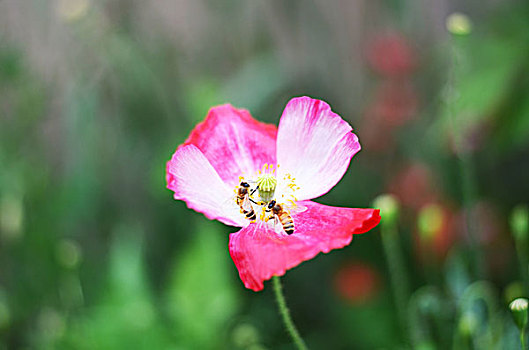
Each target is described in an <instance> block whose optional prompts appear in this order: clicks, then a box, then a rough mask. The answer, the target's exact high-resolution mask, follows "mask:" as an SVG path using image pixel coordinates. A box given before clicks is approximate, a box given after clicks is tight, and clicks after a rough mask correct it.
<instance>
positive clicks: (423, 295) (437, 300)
mask: <svg viewBox="0 0 529 350" xmlns="http://www.w3.org/2000/svg"><path fill="white" fill-rule="evenodd" d="M447 311H448V308H447V307H446V305H445V302H444V300H443V296H442V294H441V292H440V291H439V290H438V289H437V288H435V287H432V286H425V287H422V288H420V289H418V290H417V291H415V293H413V295H412V296H411V298H410V302H409V304H408V319H409V329H410V341H411V345H412V348H413V349H435V348H436V347H435V344H436V343H435V341H434V339H433V334H434V333H435V330H436V329H434V327H436V328H437V330H441V331H442V330H443V329H442V328H443V321H444V320H443V318H444V317H443V316H444V314H445V313H446V312H447ZM443 333H444V332H443ZM441 340H443V341H444V339H441ZM441 345H442V346H443V347H445V348H448V344H445V343H441Z"/></svg>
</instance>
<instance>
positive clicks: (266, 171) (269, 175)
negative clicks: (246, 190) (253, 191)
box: [256, 164, 277, 203]
mask: <svg viewBox="0 0 529 350" xmlns="http://www.w3.org/2000/svg"><path fill="white" fill-rule="evenodd" d="M256 184H257V191H258V192H259V198H260V199H261V201H263V202H265V203H268V202H270V201H271V200H272V199H274V194H275V191H276V187H277V179H276V177H275V169H274V166H273V165H272V164H271V165H270V166H269V165H268V164H265V165H264V166H263V170H262V171H259V176H258V177H257V181H256Z"/></svg>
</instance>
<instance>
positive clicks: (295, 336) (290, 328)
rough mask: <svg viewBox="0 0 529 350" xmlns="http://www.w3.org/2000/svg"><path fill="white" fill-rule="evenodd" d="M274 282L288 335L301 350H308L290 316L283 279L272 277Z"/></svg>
mask: <svg viewBox="0 0 529 350" xmlns="http://www.w3.org/2000/svg"><path fill="white" fill-rule="evenodd" d="M272 281H273V283H274V294H275V296H276V301H277V306H278V307H279V313H280V314H281V317H282V318H283V323H284V324H285V327H286V329H287V332H288V334H290V337H291V338H292V340H293V341H294V344H296V347H297V348H298V349H299V350H308V348H307V345H305V342H304V341H303V338H301V335H299V332H298V329H297V328H296V325H295V324H294V322H293V321H292V317H291V316H290V311H289V310H288V307H287V303H286V301H285V296H284V295H283V290H282V288H281V279H280V278H279V276H274V277H272Z"/></svg>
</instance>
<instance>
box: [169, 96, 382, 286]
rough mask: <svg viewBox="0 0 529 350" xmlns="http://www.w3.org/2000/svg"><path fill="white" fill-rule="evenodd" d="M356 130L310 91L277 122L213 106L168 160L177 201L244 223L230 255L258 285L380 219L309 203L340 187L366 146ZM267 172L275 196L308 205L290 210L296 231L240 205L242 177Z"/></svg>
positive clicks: (247, 281)
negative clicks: (252, 217)
mask: <svg viewBox="0 0 529 350" xmlns="http://www.w3.org/2000/svg"><path fill="white" fill-rule="evenodd" d="M351 131H352V128H351V126H349V124H348V123H347V122H345V121H344V120H343V119H342V118H340V116H338V115H337V114H335V113H333V112H332V111H331V108H330V106H329V105H328V104H327V103H325V102H323V101H319V100H315V99H311V98H309V97H299V98H294V99H292V100H291V101H290V102H289V103H288V104H287V106H286V108H285V110H284V112H283V115H282V117H281V120H280V123H279V127H278V128H276V127H275V126H274V125H269V124H264V123H260V122H258V121H256V120H255V119H253V118H252V117H251V116H250V114H249V113H248V111H246V110H241V109H236V108H234V107H232V106H231V105H223V106H218V107H214V108H212V109H211V110H210V111H209V113H208V116H207V117H206V120H205V121H204V122H202V123H200V124H198V125H197V126H196V127H195V129H194V130H193V131H192V132H191V135H190V136H189V138H188V139H187V140H186V141H185V143H184V144H183V145H180V146H179V147H178V148H177V150H176V152H175V154H174V155H173V157H172V159H171V160H170V161H169V162H167V168H166V172H167V173H166V180H167V187H168V188H169V189H171V190H172V191H174V192H175V194H174V198H175V199H179V200H183V201H185V202H186V203H187V205H188V207H189V208H191V209H194V210H196V211H198V212H201V213H203V214H204V215H206V217H208V218H209V219H216V220H219V221H221V222H223V223H225V224H227V225H231V226H237V227H242V229H241V230H240V231H238V232H236V233H232V234H231V235H230V239H229V250H230V255H231V257H232V259H233V261H234V263H235V266H236V267H237V269H238V271H239V275H240V277H241V280H242V281H243V283H244V285H245V286H246V287H247V288H250V289H252V290H254V291H259V290H261V289H263V281H265V280H267V279H269V278H271V277H272V276H274V275H277V276H280V275H283V274H284V273H285V272H286V270H288V269H290V268H293V267H295V266H297V265H298V264H300V263H301V262H303V261H305V260H309V259H312V258H313V257H314V256H316V255H317V254H318V253H320V252H324V253H327V252H329V251H330V250H332V249H337V248H342V247H344V246H346V245H348V244H349V243H350V242H351V240H352V235H353V234H359V233H364V232H367V231H369V230H370V229H371V228H373V227H375V226H376V225H377V224H378V223H379V221H380V215H379V210H376V209H353V208H338V207H330V206H325V205H321V204H318V203H315V202H312V201H310V199H313V198H316V197H319V196H321V195H323V194H325V193H327V192H328V191H329V190H330V189H331V188H332V187H334V185H336V183H337V182H338V181H339V180H340V179H341V178H342V176H343V174H344V173H345V171H346V170H347V168H348V166H349V162H350V160H351V158H352V157H353V156H354V155H355V154H356V153H357V152H358V151H359V150H360V144H359V142H358V138H357V137H356V135H355V134H353V133H352V132H351ZM274 166H275V169H274V170H273V171H272V170H270V169H271V168H272V167H274ZM260 169H262V170H263V172H261V171H260ZM267 169H268V170H270V171H269V172H267V171H266V170H267ZM263 173H264V175H263ZM261 176H265V177H266V181H268V182H267V183H269V184H270V183H274V186H273V187H274V189H275V190H274V191H272V192H273V198H274V199H275V200H277V202H280V203H282V204H283V203H287V202H288V201H293V202H295V203H296V204H297V205H298V206H300V207H304V208H305V211H300V212H299V213H295V212H292V213H291V214H292V219H293V221H294V223H295V231H294V233H293V234H291V235H288V234H286V233H285V232H284V230H282V229H280V230H278V229H277V224H276V225H273V224H272V221H274V220H266V216H268V215H269V214H268V213H265V207H266V205H261V204H251V203H250V205H251V206H252V209H253V210H254V211H255V212H256V214H257V215H256V216H257V218H256V220H254V221H252V222H251V221H250V220H248V219H247V218H246V216H245V215H244V214H242V213H241V210H240V208H239V207H238V206H237V205H235V194H234V190H237V188H238V186H239V184H240V182H241V178H243V179H249V180H251V179H256V178H257V181H260V179H261ZM226 202H228V203H231V205H226V204H225V203H226ZM285 205H286V204H285ZM259 214H261V215H259ZM265 215H266V216H265Z"/></svg>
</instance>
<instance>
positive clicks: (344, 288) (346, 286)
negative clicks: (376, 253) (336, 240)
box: [334, 262, 380, 304]
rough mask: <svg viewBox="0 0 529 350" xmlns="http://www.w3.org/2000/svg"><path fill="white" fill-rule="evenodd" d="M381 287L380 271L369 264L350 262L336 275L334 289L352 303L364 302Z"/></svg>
mask: <svg viewBox="0 0 529 350" xmlns="http://www.w3.org/2000/svg"><path fill="white" fill-rule="evenodd" d="M379 288H380V276H379V274H378V272H377V271H376V270H375V269H374V268H373V267H371V266H369V265H368V264H365V263H362V262H350V263H348V264H346V265H344V266H342V267H341V268H340V269H339V270H338V272H337V273H336V275H335V276H334V289H335V290H336V292H337V293H338V295H340V297H342V298H343V299H344V300H346V301H347V302H349V303H350V304H362V303H364V302H366V301H368V300H369V299H371V298H373V297H374V296H375V295H376V294H377V292H378V290H379Z"/></svg>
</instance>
